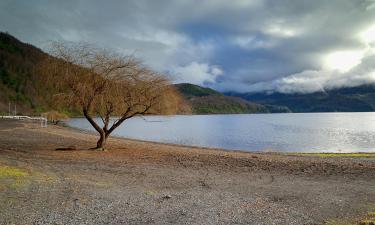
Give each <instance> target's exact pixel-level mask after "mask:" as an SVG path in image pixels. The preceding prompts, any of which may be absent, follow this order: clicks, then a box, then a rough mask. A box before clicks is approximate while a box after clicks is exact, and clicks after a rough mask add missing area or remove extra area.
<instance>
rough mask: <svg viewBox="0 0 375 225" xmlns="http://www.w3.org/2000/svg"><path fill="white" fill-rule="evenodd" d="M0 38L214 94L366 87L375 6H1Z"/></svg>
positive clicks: (196, 0)
mask: <svg viewBox="0 0 375 225" xmlns="http://www.w3.org/2000/svg"><path fill="white" fill-rule="evenodd" d="M0 31H3V32H8V33H9V34H11V35H14V36H15V37H17V38H18V39H20V40H21V41H24V42H28V43H30V44H33V45H35V46H37V47H40V48H42V49H45V50H47V46H48V44H49V43H50V42H51V41H73V42H87V43H91V44H94V45H97V46H100V47H104V48H110V49H112V50H114V51H118V52H121V53H123V54H133V55H135V56H136V57H138V58H140V59H141V60H143V62H144V64H145V65H147V66H149V67H151V68H153V69H154V70H157V71H159V72H162V73H165V74H167V75H168V76H170V77H171V78H172V79H173V82H175V83H179V82H189V83H193V84H197V85H203V86H207V87H211V88H214V89H216V90H219V91H234V92H260V91H265V92H282V93H295V92H297V93H311V92H316V91H324V90H328V89H333V88H340V87H352V86H357V85H362V84H369V83H375V0H329V1H327V0H313V1H312V0H249V1H245V0H230V1H228V0H175V1H172V0H169V1H168V0H157V1H155V0H154V1H153V0H148V1H147V0H133V1H130V0H107V1H99V0H64V1H58V0H33V1H28V0H23V1H22V0H1V1H0Z"/></svg>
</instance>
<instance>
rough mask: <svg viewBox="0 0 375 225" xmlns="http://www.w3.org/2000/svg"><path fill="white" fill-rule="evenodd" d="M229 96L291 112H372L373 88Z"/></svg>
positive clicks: (363, 86) (373, 107)
mask: <svg viewBox="0 0 375 225" xmlns="http://www.w3.org/2000/svg"><path fill="white" fill-rule="evenodd" d="M227 95H230V96H236V97H241V98H243V99H246V100H249V101H252V102H257V103H259V104H275V105H282V106H286V107H288V108H289V109H290V110H292V111H293V112H373V111H375V86H374V85H370V84H369V85H362V86H358V87H350V88H349V87H348V88H340V89H334V90H328V91H325V92H316V93H311V94H282V93H272V94H267V93H245V94H241V93H227Z"/></svg>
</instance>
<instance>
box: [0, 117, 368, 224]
mask: <svg viewBox="0 0 375 225" xmlns="http://www.w3.org/2000/svg"><path fill="white" fill-rule="evenodd" d="M96 139H97V137H96V136H95V135H94V134H91V133H87V132H83V131H78V130H76V129H72V128H67V127H62V126H55V125H49V126H48V128H41V127H40V125H39V124H33V123H28V122H17V121H8V120H0V154H1V157H0V205H1V208H0V224H298V225H302V224H305V225H307V224H310V225H312V224H350V223H349V222H353V221H357V220H358V219H359V218H364V217H365V216H366V215H367V214H368V213H369V212H374V211H375V179H374V178H375V155H371V154H369V155H368V154H363V155H353V156H351V155H346V156H342V157H339V156H336V155H333V156H332V155H327V156H322V155H303V154H294V155H292V154H280V153H246V152H231V151H224V150H220V149H207V148H196V147H186V146H176V145H167V144H158V143H150V142H142V141H136V140H128V139H122V138H110V139H109V141H108V151H105V152H99V151H92V150H89V148H90V147H93V146H95V142H96ZM68 146H75V147H76V148H77V150H74V151H56V150H55V149H56V148H64V147H68Z"/></svg>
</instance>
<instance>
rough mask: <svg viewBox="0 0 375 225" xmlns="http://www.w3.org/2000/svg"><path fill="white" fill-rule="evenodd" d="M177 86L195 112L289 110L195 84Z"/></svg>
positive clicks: (219, 112)
mask: <svg viewBox="0 0 375 225" xmlns="http://www.w3.org/2000/svg"><path fill="white" fill-rule="evenodd" d="M175 86H176V88H177V90H178V91H179V92H180V93H181V94H182V95H183V96H184V97H185V99H186V100H187V101H188V102H189V103H190V104H191V106H192V111H193V113H194V114H229V113H272V112H289V109H288V108H286V107H278V106H273V105H268V104H266V105H262V104H257V103H253V102H249V101H247V100H244V99H241V98H239V97H231V96H225V95H223V94H222V93H220V92H218V91H215V90H213V89H210V88H204V87H201V86H198V85H194V84H188V83H183V84H176V85H175Z"/></svg>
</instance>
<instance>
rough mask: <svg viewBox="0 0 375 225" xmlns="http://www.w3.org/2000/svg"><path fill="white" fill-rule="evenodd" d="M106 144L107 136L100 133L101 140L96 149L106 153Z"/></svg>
mask: <svg viewBox="0 0 375 225" xmlns="http://www.w3.org/2000/svg"><path fill="white" fill-rule="evenodd" d="M106 143H107V135H105V133H100V138H99V140H98V142H97V143H96V149H97V150H102V151H104V150H105V145H106Z"/></svg>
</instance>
